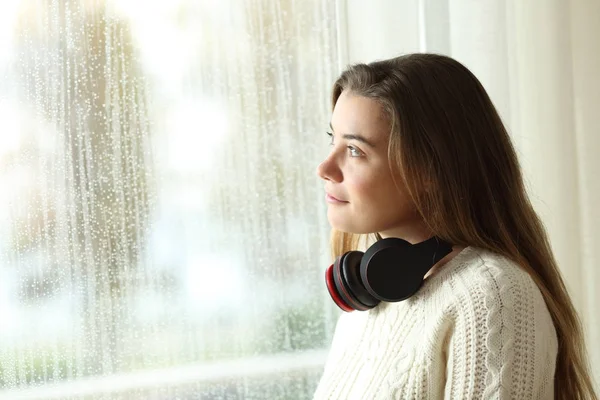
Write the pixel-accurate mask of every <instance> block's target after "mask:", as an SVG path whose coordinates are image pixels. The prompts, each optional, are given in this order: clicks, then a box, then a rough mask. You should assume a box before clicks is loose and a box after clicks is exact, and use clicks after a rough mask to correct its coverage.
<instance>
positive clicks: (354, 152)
mask: <svg viewBox="0 0 600 400" xmlns="http://www.w3.org/2000/svg"><path fill="white" fill-rule="evenodd" d="M326 133H327V136H329V137H330V138H331V141H330V142H329V145H330V146H333V133H332V132H326ZM347 147H348V150H350V157H362V156H363V152H362V151H360V150H358V149H357V148H356V147H354V146H347Z"/></svg>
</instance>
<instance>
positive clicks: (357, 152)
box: [348, 146, 362, 157]
mask: <svg viewBox="0 0 600 400" xmlns="http://www.w3.org/2000/svg"><path fill="white" fill-rule="evenodd" d="M348 149H349V150H350V157H361V156H362V152H361V151H360V150H358V149H357V148H355V147H352V146H348Z"/></svg>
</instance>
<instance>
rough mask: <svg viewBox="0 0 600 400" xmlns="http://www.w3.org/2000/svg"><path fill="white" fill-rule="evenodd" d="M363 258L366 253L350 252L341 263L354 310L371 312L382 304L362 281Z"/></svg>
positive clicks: (345, 284)
mask: <svg viewBox="0 0 600 400" xmlns="http://www.w3.org/2000/svg"><path fill="white" fill-rule="evenodd" d="M363 256H364V253H362V252H360V251H350V252H348V253H346V256H345V257H344V259H343V260H342V262H341V272H342V274H341V277H342V281H343V283H344V286H346V287H347V288H348V289H349V290H348V291H347V292H348V293H347V296H348V297H351V298H352V302H353V304H354V305H355V307H354V308H356V309H357V310H360V311H365V310H369V309H371V308H373V307H375V306H377V305H378V304H379V303H380V301H379V300H378V299H376V298H375V297H373V296H372V295H371V294H370V293H369V292H368V291H367V289H366V288H365V285H364V284H363V283H362V281H361V278H360V264H361V260H362V258H363ZM356 305H358V306H356Z"/></svg>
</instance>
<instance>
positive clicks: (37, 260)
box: [0, 0, 337, 400]
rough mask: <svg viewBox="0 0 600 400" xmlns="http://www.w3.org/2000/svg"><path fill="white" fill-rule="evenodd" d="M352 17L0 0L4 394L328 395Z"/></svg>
mask: <svg viewBox="0 0 600 400" xmlns="http://www.w3.org/2000/svg"><path fill="white" fill-rule="evenodd" d="M335 21H336V18H335V3H333V2H331V1H329V0H311V1H306V2H305V1H294V0H283V1H281V0H249V1H233V0H230V1H227V0H218V1H217V0H164V1H146V0H91V1H88V0H20V1H17V0H10V1H4V0H2V1H0V398H2V399H43V400H50V399H67V398H68V399H86V400H90V399H124V400H125V399H127V400H130V399H199V398H202V399H215V400H217V399H261V400H262V399H305V398H309V397H310V396H311V395H312V392H313V390H314V388H315V387H316V383H317V380H318V379H319V377H320V374H321V367H322V364H323V360H324V357H325V354H326V348H327V346H328V345H329V342H330V338H331V332H332V330H333V325H334V323H335V317H336V315H337V314H335V310H334V305H333V303H332V302H331V301H330V299H329V295H328V294H327V291H326V290H325V285H324V272H323V271H324V269H325V267H326V265H325V264H326V263H327V261H328V258H329V257H328V238H329V229H328V225H327V220H326V206H325V201H324V198H323V191H322V185H321V183H320V182H319V179H318V178H317V176H316V174H315V168H316V165H317V164H318V162H319V161H320V160H321V158H322V157H323V156H324V155H325V154H326V153H327V151H328V138H327V136H326V134H325V131H326V129H327V123H328V121H329V92H330V87H331V84H332V82H333V80H334V78H335V73H336V62H337V54H336V47H337V45H336V30H335V27H336V22H335Z"/></svg>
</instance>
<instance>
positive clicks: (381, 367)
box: [314, 247, 558, 400]
mask: <svg viewBox="0 0 600 400" xmlns="http://www.w3.org/2000/svg"><path fill="white" fill-rule="evenodd" d="M557 346H558V345H557V340H556V332H555V330H554V325H553V324H552V319H551V317H550V314H549V313H548V309H547V308H546V304H545V303H544V300H543V298H542V295H541V293H540V291H539V289H538V288H537V286H536V285H535V283H534V282H533V280H532V279H531V278H530V277H529V275H528V274H527V273H526V272H525V271H523V270H522V269H521V268H520V267H518V266H517V265H515V264H514V263H513V262H511V261H509V260H507V259H506V258H504V257H501V256H499V255H497V254H494V253H490V252H487V251H484V250H481V249H477V248H472V247H468V248H466V249H464V250H463V251H462V252H460V253H459V254H458V255H457V256H456V257H454V258H453V259H452V260H450V262H448V263H447V264H446V265H445V266H444V267H443V268H441V269H440V271H438V272H437V273H436V274H434V275H432V276H431V277H430V278H428V279H427V280H426V281H425V283H424V284H423V287H422V288H421V289H420V290H419V292H417V294H416V295H414V296H413V297H411V298H409V299H407V300H405V301H402V302H398V303H382V304H380V305H379V306H378V307H377V308H375V309H373V310H370V311H367V312H358V311H355V312H353V313H349V314H346V313H345V314H343V315H342V316H341V317H340V319H339V320H338V324H337V326H336V331H335V334H334V339H333V343H332V346H331V350H330V353H329V358H328V360H327V363H326V365H325V368H324V372H323V376H322V378H321V381H320V383H319V386H318V387H317V390H316V392H315V394H314V399H315V400H322V399H336V400H337V399H344V400H346V399H356V400H379V399H416V400H419V399H423V400H424V399H460V400H463V399H519V400H527V399H531V400H541V399H553V388H554V369H555V360H556V354H557Z"/></svg>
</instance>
